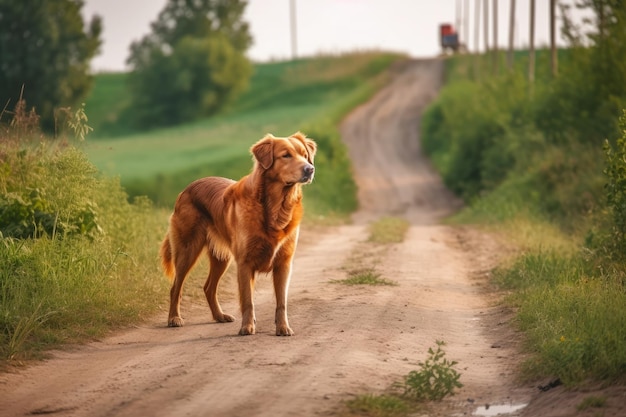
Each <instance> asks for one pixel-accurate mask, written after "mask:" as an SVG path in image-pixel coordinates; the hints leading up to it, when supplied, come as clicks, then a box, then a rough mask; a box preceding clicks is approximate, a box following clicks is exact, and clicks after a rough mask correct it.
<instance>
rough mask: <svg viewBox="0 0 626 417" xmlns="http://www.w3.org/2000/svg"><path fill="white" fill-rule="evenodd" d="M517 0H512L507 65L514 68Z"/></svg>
mask: <svg viewBox="0 0 626 417" xmlns="http://www.w3.org/2000/svg"><path fill="white" fill-rule="evenodd" d="M514 42H515V0H511V11H510V13H509V51H508V54H507V60H506V61H507V66H508V67H509V70H513V50H514V48H515V45H514Z"/></svg>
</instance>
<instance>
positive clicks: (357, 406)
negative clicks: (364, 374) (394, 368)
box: [346, 394, 409, 417]
mask: <svg viewBox="0 0 626 417" xmlns="http://www.w3.org/2000/svg"><path fill="white" fill-rule="evenodd" d="M346 406H347V407H348V410H350V412H351V413H352V414H354V415H358V416H368V417H400V416H405V415H406V414H407V413H408V411H409V405H408V404H407V403H406V402H405V401H404V400H402V399H401V398H398V397H396V396H394V395H384V394H383V395H373V394H365V395H359V396H357V397H356V398H354V399H352V400H349V401H347V402H346Z"/></svg>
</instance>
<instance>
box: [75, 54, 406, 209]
mask: <svg viewBox="0 0 626 417" xmlns="http://www.w3.org/2000/svg"><path fill="white" fill-rule="evenodd" d="M399 58H400V57H399V56H397V55H393V54H384V53H358V54H348V55H343V56H338V57H318V58H315V59H302V60H296V61H289V62H278V63H269V64H258V65H256V66H255V73H254V75H253V77H252V80H251V83H250V88H249V90H248V91H247V92H246V93H245V94H243V95H242V96H241V97H240V98H239V99H238V100H237V101H236V102H235V103H233V104H232V105H231V106H230V107H229V108H227V109H225V110H224V111H223V112H222V113H221V114H219V115H217V116H215V117H213V118H210V119H206V120H201V121H197V122H194V123H190V124H186V125H182V126H177V127H172V128H166V129H160V130H155V131H150V132H141V133H133V132H132V128H131V127H130V125H128V124H126V123H127V122H126V119H127V113H128V112H131V111H132V110H129V109H127V108H125V105H124V103H127V102H128V100H127V97H126V96H125V89H124V88H123V85H124V80H125V74H102V75H99V76H97V77H96V82H95V88H94V92H93V95H92V97H90V98H88V100H87V102H86V111H87V114H88V115H91V113H92V112H93V114H94V115H93V116H91V117H90V123H91V125H92V126H93V127H94V134H93V139H90V140H89V141H88V144H87V145H86V148H85V149H86V151H87V153H88V155H89V158H90V160H91V161H92V162H93V163H94V164H95V165H96V166H97V167H98V168H99V169H100V170H101V171H102V172H103V173H104V174H106V175H113V176H119V177H120V178H121V182H122V184H123V185H124V187H126V189H127V191H128V192H129V194H131V196H132V195H147V196H148V197H150V198H151V199H152V200H153V201H155V202H156V203H157V204H159V205H164V206H171V205H172V204H173V202H174V199H175V197H176V195H177V194H178V192H180V190H182V188H184V186H185V185H186V184H188V183H189V182H191V181H193V180H194V179H196V178H199V177H203V176H210V175H219V176H226V177H231V178H239V177H241V176H243V175H245V174H246V173H248V172H249V170H250V168H251V157H250V154H249V148H250V146H251V145H252V144H253V143H254V142H256V141H257V140H259V139H261V138H262V137H263V136H264V135H265V134H266V133H272V134H274V135H275V136H286V135H289V134H291V133H294V132H295V131H298V130H302V131H303V132H304V133H305V134H307V135H308V136H310V137H312V138H313V139H316V140H317V139H319V140H321V144H322V146H321V147H320V148H321V149H320V154H319V156H318V164H319V163H321V164H322V166H321V167H320V168H319V172H322V174H321V181H323V176H324V174H323V171H324V164H329V166H332V162H333V161H331V160H329V158H328V156H329V155H337V154H341V151H340V152H337V151H336V150H335V151H333V150H332V149H330V148H332V147H342V145H341V144H340V143H339V142H340V141H338V137H336V136H337V134H336V130H335V129H336V126H335V124H336V123H337V122H338V120H339V119H340V118H341V117H342V115H343V114H345V112H346V111H348V110H349V109H351V108H352V107H354V106H355V105H356V104H358V103H359V102H361V101H363V100H365V99H367V98H368V97H369V96H370V94H372V93H373V92H374V91H375V90H376V88H377V87H378V86H379V85H380V83H381V82H383V81H384V80H383V79H382V78H381V77H380V76H379V75H380V74H381V72H382V71H383V70H384V69H385V68H387V66H388V65H389V64H390V63H391V62H393V61H394V60H396V59H399ZM112 121H117V122H118V123H117V126H114V127H113V126H112V125H111V122H112ZM120 132H125V133H123V134H121V133H120ZM316 135H317V136H321V137H319V138H318V137H316ZM327 136H330V137H334V139H332V140H330V141H329V140H325V139H324V138H325V137H327ZM325 154H326V155H325ZM334 168H335V169H339V167H337V166H335V167H334ZM319 177H320V176H319V175H318V179H319ZM316 182H319V181H317V180H316ZM321 206H323V207H328V206H329V205H328V204H322V205H321ZM351 208H353V203H352V204H351V205H348V206H346V209H345V210H344V209H341V207H340V208H339V211H344V212H345V211H346V210H347V211H349V210H350V209H351ZM321 210H324V209H323V208H322V209H321ZM320 214H323V213H320Z"/></svg>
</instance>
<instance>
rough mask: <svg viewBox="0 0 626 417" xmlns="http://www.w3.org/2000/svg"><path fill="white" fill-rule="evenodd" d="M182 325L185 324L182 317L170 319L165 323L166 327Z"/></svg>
mask: <svg viewBox="0 0 626 417" xmlns="http://www.w3.org/2000/svg"><path fill="white" fill-rule="evenodd" d="M184 324H185V321H184V320H183V318H182V317H172V318H171V319H169V320H168V321H167V326H168V327H183V325H184Z"/></svg>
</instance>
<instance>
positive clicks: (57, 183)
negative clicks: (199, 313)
mask: <svg viewBox="0 0 626 417" xmlns="http://www.w3.org/2000/svg"><path fill="white" fill-rule="evenodd" d="M2 152H3V161H2V167H3V169H10V170H12V172H13V174H14V175H12V176H9V177H2V181H0V197H1V198H0V226H2V227H3V230H4V231H5V234H4V236H2V237H1V238H0V362H3V361H6V360H10V361H13V362H15V361H21V360H27V359H30V358H33V357H39V356H40V355H41V354H42V352H44V351H45V350H46V349H49V348H51V347H56V346H60V345H61V344H64V343H68V342H75V341H81V340H85V339H90V338H94V337H101V336H103V335H104V334H106V332H107V331H109V329H111V328H115V327H121V326H126V325H129V324H131V323H134V322H136V321H138V320H142V319H145V318H146V317H148V316H149V315H151V314H153V313H154V312H155V311H156V310H157V309H158V308H159V307H160V306H161V305H162V304H163V301H164V298H163V294H164V293H165V292H166V291H167V280H165V279H163V278H161V274H160V272H159V271H158V265H157V263H156V262H155V259H156V256H157V248H158V242H159V240H160V239H161V238H162V235H163V233H164V231H165V226H166V224H165V222H164V218H165V213H157V212H155V209H154V208H153V207H152V205H151V204H150V203H149V202H148V201H147V200H145V199H143V200H137V201H135V202H134V203H129V202H128V200H127V195H126V194H125V193H124V192H123V190H122V189H121V187H120V184H119V182H118V181H116V180H111V179H108V178H102V177H99V176H98V175H97V174H96V170H95V168H93V167H92V166H90V163H89V161H87V159H86V157H85V155H84V154H82V153H80V152H77V151H76V149H75V148H73V147H71V146H69V147H68V146H64V147H56V146H54V145H52V144H49V143H46V142H44V143H43V144H41V145H37V146H36V147H33V146H31V145H28V144H26V145H24V144H17V143H12V144H11V143H9V142H3V147H2ZM20 165H22V167H21V168H20V169H19V170H18V167H19V166H20ZM35 188H36V189H37V193H32V192H30V191H29V190H33V189H35ZM7 196H15V197H16V198H15V199H13V200H9V199H7ZM16 201H17V202H19V205H18V204H16V203H15V202H16ZM7 202H10V205H7ZM85 202H87V203H88V204H89V205H88V207H91V208H92V210H91V211H90V212H89V213H90V214H91V215H92V217H91V216H90V217H88V219H87V222H86V220H85V217H84V216H85V213H86V212H85V211H84V207H85V206H84V204H85ZM32 207H34V210H33V211H30V210H31V208H32ZM16 209H19V210H20V213H22V216H23V220H22V221H23V222H24V225H26V226H28V225H29V223H33V224H34V225H35V235H34V236H31V237H28V238H22V237H11V236H10V235H8V233H11V232H13V233H21V232H20V230H17V229H16V228H15V227H14V228H13V229H11V228H8V227H4V226H6V224H7V221H8V222H9V223H11V222H14V220H13V219H14V217H7V215H9V214H10V213H11V210H16ZM47 212H50V213H53V214H54V217H53V218H55V221H56V222H57V223H56V226H55V227H54V228H52V229H45V228H44V227H43V225H41V224H40V223H38V222H39V221H41V219H45V218H46V217H45V216H44V214H46V213H47ZM74 217H76V218H75V219H74ZM38 219H39V220H38ZM61 221H64V222H65V223H66V224H68V225H70V226H77V227H69V226H68V227H66V228H64V229H61V228H60V227H59V225H60V224H62V223H61ZM93 222H95V224H96V225H97V227H95V228H92V229H90V230H87V229H85V226H86V225H90V224H92V223H93ZM13 224H14V225H15V224H16V223H13ZM27 230H30V229H28V228H27Z"/></svg>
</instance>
